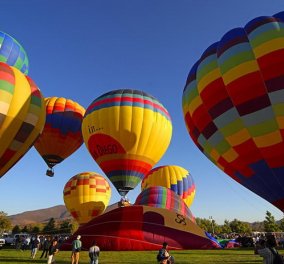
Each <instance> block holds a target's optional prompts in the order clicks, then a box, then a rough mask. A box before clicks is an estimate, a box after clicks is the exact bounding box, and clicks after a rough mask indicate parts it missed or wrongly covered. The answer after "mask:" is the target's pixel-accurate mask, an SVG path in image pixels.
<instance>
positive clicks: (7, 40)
mask: <svg viewBox="0 0 284 264" xmlns="http://www.w3.org/2000/svg"><path fill="white" fill-rule="evenodd" d="M0 62H4V63H7V64H8V65H10V66H13V67H15V68H17V69H18V70H20V71H21V72H22V73H24V74H26V75H27V74H28V71H29V60H28V56H27V54H26V51H25V50H24V49H23V47H22V46H21V45H20V43H19V42H18V41H17V40H15V39H14V38H13V37H11V36H10V35H8V34H7V33H4V32H2V31H0Z"/></svg>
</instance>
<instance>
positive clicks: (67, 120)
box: [34, 97, 85, 176]
mask: <svg viewBox="0 0 284 264" xmlns="http://www.w3.org/2000/svg"><path fill="white" fill-rule="evenodd" d="M45 105H46V123H45V126H44V129H43V132H42V134H41V135H40V137H39V138H38V140H37V141H36V142H35V144H34V146H35V148H36V150H37V151H38V152H39V154H40V155H41V156H42V158H43V159H44V161H45V162H46V164H47V165H48V170H47V172H46V175H47V176H53V175H54V172H53V167H54V166H55V165H56V164H58V163H60V162H62V161H63V160H64V159H66V158H67V157H69V156H70V155H71V154H72V153H74V152H75V151H76V150H77V149H78V148H79V147H80V146H81V145H82V144H83V137H82V132H81V124H82V119H83V116H84V114H85V109H84V108H83V107H82V106H81V105H79V104H78V103H76V102H74V101H72V100H70V99H66V98H63V97H48V98H45Z"/></svg>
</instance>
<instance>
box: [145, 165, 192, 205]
mask: <svg viewBox="0 0 284 264" xmlns="http://www.w3.org/2000/svg"><path fill="white" fill-rule="evenodd" d="M152 186H163V187H166V188H169V189H171V190H172V191H174V192H175V193H176V194H178V195H179V196H180V197H181V198H182V199H183V201H184V202H185V204H186V205H187V206H188V207H189V206H190V205H191V204H192V202H193V199H194V196H195V184H194V181H193V178H192V176H191V175H190V174H189V172H188V171H187V170H186V169H184V168H182V167H180V166H176V165H167V166H160V167H157V168H154V169H152V170H151V171H150V172H149V173H148V174H147V175H146V176H145V177H144V178H143V180H142V183H141V188H142V190H144V189H146V188H149V187H152Z"/></svg>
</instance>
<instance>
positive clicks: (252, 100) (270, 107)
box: [182, 12, 284, 212]
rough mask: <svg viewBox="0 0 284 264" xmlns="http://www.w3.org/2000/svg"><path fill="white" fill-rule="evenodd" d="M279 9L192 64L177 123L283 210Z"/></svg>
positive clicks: (283, 56)
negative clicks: (181, 121) (182, 125)
mask: <svg viewBox="0 0 284 264" xmlns="http://www.w3.org/2000/svg"><path fill="white" fill-rule="evenodd" d="M283 22H284V12H282V13H278V14H276V15H274V16H262V17H257V18H255V19H253V20H251V21H250V22H248V23H247V24H246V25H245V27H244V28H235V29H232V30H231V31H229V32H227V33H226V34H225V35H224V36H223V37H222V38H221V40H220V41H218V42H216V43H214V44H212V45H211V46H210V47H209V48H208V49H207V50H206V51H205V52H204V53H203V55H202V56H201V57H200V59H199V60H198V61H197V62H196V63H195V65H194V66H193V67H192V69H191V71H190V73H189V75H188V78H187V82H186V86H185V88H184V91H183V97H182V104H183V113H184V119H185V123H186V126H187V129H188V131H189V134H190V136H191V138H192V139H193V141H194V143H195V144H196V145H197V146H198V148H199V149H200V150H201V151H202V152H203V153H204V154H205V155H206V156H207V157H208V158H209V159H210V160H211V161H212V162H213V163H215V164H216V165H217V166H218V167H219V168H220V169H222V170H223V171H224V172H225V173H226V174H228V175H229V176H230V177H231V178H233V179H234V180H236V181H237V182H238V183H240V184H242V185H243V186H245V187H246V188H248V189H249V190H251V191H252V192H254V193H256V194H257V195H259V196H260V197H262V198H264V199H265V200H267V201H268V202H270V203H272V204H273V205H275V206H276V207H278V208H279V209H280V210H282V211H283V212H284V159H283V157H284V141H283V138H284V111H283V109H284V41H283V38H284V23H283Z"/></svg>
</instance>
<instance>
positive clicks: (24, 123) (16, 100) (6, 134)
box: [0, 62, 45, 177]
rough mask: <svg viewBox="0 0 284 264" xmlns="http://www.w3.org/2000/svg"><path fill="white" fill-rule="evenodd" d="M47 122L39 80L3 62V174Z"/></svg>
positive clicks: (0, 153)
mask: <svg viewBox="0 0 284 264" xmlns="http://www.w3.org/2000/svg"><path fill="white" fill-rule="evenodd" d="M44 122H45V108H44V101H43V97H42V94H41V92H40V90H39V89H38V87H37V86H36V84H35V83H34V82H33V80H32V79H31V78H30V77H28V76H25V75H24V74H23V73H21V72H20V71H19V70H18V69H16V68H14V67H10V66H8V65H7V64H5V63H2V62H0V177H2V176H3V175H4V174H5V173H6V172H7V171H8V170H9V169H10V168H11V167H12V166H13V165H15V164H16V163H17V161H18V160H19V159H20V158H21V157H22V156H23V155H24V154H25V153H26V152H27V151H28V150H29V149H30V147H31V146H32V145H33V143H34V141H35V140H36V138H37V137H38V136H39V134H40V132H41V131H42V129H43V126H44Z"/></svg>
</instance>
